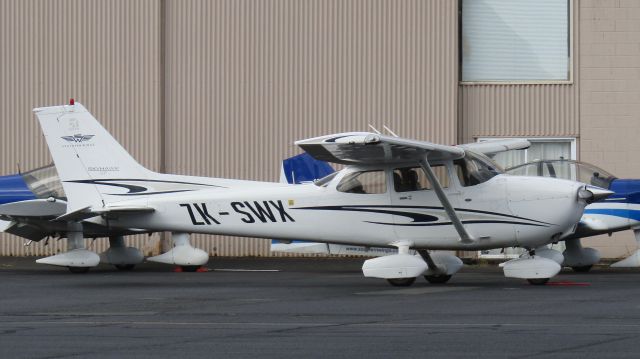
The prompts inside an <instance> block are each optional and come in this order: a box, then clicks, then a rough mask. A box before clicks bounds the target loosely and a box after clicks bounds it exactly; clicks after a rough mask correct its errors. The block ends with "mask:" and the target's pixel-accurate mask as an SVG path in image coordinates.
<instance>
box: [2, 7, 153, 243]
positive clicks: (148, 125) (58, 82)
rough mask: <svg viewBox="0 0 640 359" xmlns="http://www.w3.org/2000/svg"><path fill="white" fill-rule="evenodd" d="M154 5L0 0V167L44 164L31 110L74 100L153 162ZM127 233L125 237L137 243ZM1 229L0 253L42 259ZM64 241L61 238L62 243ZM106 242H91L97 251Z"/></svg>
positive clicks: (141, 157)
mask: <svg viewBox="0 0 640 359" xmlns="http://www.w3.org/2000/svg"><path fill="white" fill-rule="evenodd" d="M159 13H160V7H159V2H158V1H152V0H143V1H127V0H116V1H100V0H91V1H38V0H27V1H25V0H5V1H0V49H2V51H1V52H0V59H1V60H0V79H1V81H0V123H1V124H2V126H1V128H2V132H1V133H0V139H1V140H0V159H1V160H0V173H1V174H9V173H15V172H16V168H17V166H16V164H17V163H19V164H20V167H21V168H22V169H23V170H26V169H32V168H35V167H38V166H42V165H45V164H48V163H50V161H51V158H50V156H49V153H48V150H47V148H46V144H45V142H44V140H43V139H42V134H41V132H40V128H39V126H38V124H37V121H36V120H35V118H34V116H33V114H32V113H31V109H32V108H34V107H38V106H46V105H55V104H60V103H63V102H65V101H68V99H69V98H70V97H74V98H75V99H77V100H78V101H80V102H82V103H83V104H85V105H86V106H87V108H88V109H89V110H90V111H91V112H92V113H93V114H94V115H95V116H96V117H97V118H98V119H99V120H100V121H101V122H102V123H103V124H104V125H105V127H106V128H107V129H108V130H109V131H111V132H112V133H113V134H114V136H115V137H116V138H117V139H118V140H119V141H120V142H122V143H123V145H124V146H125V147H126V148H127V150H129V151H130V152H131V153H132V155H133V156H134V157H135V158H136V159H138V160H139V161H140V162H141V163H142V164H143V165H145V166H148V167H149V168H151V169H158V168H159V165H160V158H159V156H158V153H159V148H160V143H161V141H160V136H159V124H160V123H159V113H160V112H159V109H160V103H161V98H160V89H159V87H158V78H159V75H160V66H159V44H160V43H159V39H160V38H159V30H160V21H159ZM141 238H143V237H136V239H134V242H135V244H136V245H137V246H139V247H143V244H144V243H145V242H144V241H143V240H142V239H141ZM22 242H23V241H22V240H21V239H17V238H15V237H11V236H7V235H3V236H1V237H0V254H3V255H23V254H31V255H42V254H50V253H54V252H58V251H61V250H63V249H64V248H63V246H61V245H59V244H58V242H57V241H51V243H50V245H49V246H47V247H43V246H42V245H41V244H38V245H33V246H31V247H28V248H24V247H23V245H22ZM63 242H66V241H63ZM105 242H107V241H106V240H100V241H98V242H96V243H95V246H94V248H97V249H98V250H100V249H101V248H105V247H106V244H105Z"/></svg>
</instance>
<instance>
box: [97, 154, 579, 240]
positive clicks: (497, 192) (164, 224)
mask: <svg viewBox="0 0 640 359" xmlns="http://www.w3.org/2000/svg"><path fill="white" fill-rule="evenodd" d="M434 168H436V169H437V170H436V172H438V173H439V178H440V182H441V183H442V184H443V187H445V188H444V190H445V193H446V194H447V197H448V199H449V201H450V202H451V204H452V205H453V206H454V207H455V209H456V213H457V215H458V216H459V217H460V219H461V220H462V222H463V224H464V225H465V227H466V228H467V230H468V232H469V233H470V234H471V235H472V236H473V237H474V241H473V242H472V243H470V244H464V243H462V242H460V241H459V235H458V233H457V232H456V231H455V228H454V227H453V225H452V223H451V220H450V219H449V218H448V216H447V214H446V213H445V210H444V209H443V206H442V204H441V203H440V202H439V200H438V198H437V196H436V194H435V193H434V191H433V189H432V188H428V187H429V185H428V184H422V186H423V188H409V187H402V186H403V184H402V183H400V182H399V181H401V178H400V177H401V175H403V173H405V174H407V175H409V174H410V175H412V176H414V177H415V176H417V174H413V173H409V172H412V171H413V172H416V173H419V172H418V171H419V168H410V167H402V166H393V167H391V166H386V167H381V166H378V167H363V166H349V167H347V168H345V169H344V170H342V171H339V172H337V173H336V174H335V175H333V176H332V178H330V179H328V180H325V181H320V182H318V183H316V184H303V185H286V184H280V183H267V182H248V181H234V180H223V179H219V180H217V179H209V180H208V181H207V182H208V183H209V185H213V186H216V187H213V188H211V189H200V190H196V191H189V192H180V193H174V194H159V195H149V196H144V197H143V198H139V199H133V200H125V201H122V200H121V199H120V201H119V202H117V203H112V204H113V205H122V206H139V205H145V206H149V207H152V208H153V209H154V212H152V213H146V214H131V215H126V216H119V217H116V218H108V220H107V219H105V218H96V219H93V220H91V221H98V222H101V223H102V224H103V225H108V226H110V227H114V228H141V229H147V230H151V231H174V232H188V233H208V234H223V235H235V236H249V237H263V238H278V239H289V240H309V241H318V242H331V243H343V244H355V245H364V246H382V247H384V246H392V245H393V243H395V242H398V241H406V242H409V243H411V246H412V247H414V248H426V249H451V250H455V249H463V250H464V249H470V250H475V249H485V248H502V247H510V246H524V247H532V248H533V247H537V246H539V245H542V244H546V243H549V242H551V241H554V240H557V239H559V238H560V237H562V236H567V235H570V234H571V233H573V230H574V229H575V224H576V223H577V222H578V220H579V218H580V216H581V215H582V210H583V208H584V205H585V204H584V203H581V202H580V201H578V200H577V195H576V193H577V191H578V189H579V188H580V187H581V185H580V184H578V183H576V182H572V181H565V180H558V179H549V178H540V177H518V176H509V175H502V174H498V173H494V174H493V175H490V176H486V177H485V178H484V179H480V180H477V179H475V180H473V179H467V180H465V179H463V176H462V173H461V171H460V164H455V163H454V162H453V161H447V162H443V163H440V164H435V165H434ZM172 178H175V179H176V181H177V180H182V181H183V182H187V181H188V180H189V178H188V177H185V178H181V177H180V176H172ZM421 180H422V179H418V182H419V181H421ZM465 181H467V182H465Z"/></svg>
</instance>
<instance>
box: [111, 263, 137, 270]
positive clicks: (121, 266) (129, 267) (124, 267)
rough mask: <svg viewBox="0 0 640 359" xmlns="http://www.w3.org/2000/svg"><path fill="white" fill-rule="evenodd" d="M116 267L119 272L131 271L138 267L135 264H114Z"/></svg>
mask: <svg viewBox="0 0 640 359" xmlns="http://www.w3.org/2000/svg"><path fill="white" fill-rule="evenodd" d="M114 267H116V268H117V269H118V270H121V271H130V270H132V269H133V268H135V267H136V265H135V264H114Z"/></svg>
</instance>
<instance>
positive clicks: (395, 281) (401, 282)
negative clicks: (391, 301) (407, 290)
mask: <svg viewBox="0 0 640 359" xmlns="http://www.w3.org/2000/svg"><path fill="white" fill-rule="evenodd" d="M415 281H416V278H415V277H412V278H389V279H387V282H389V284H391V285H392V286H394V287H409V286H411V285H412V284H413V282H415Z"/></svg>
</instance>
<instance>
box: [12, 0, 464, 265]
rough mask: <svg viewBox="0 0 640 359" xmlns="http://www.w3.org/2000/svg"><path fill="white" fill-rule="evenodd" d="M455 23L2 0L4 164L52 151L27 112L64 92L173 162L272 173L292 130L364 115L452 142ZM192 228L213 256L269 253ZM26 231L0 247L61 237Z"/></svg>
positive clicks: (363, 12) (356, 123) (406, 8)
mask: <svg viewBox="0 0 640 359" xmlns="http://www.w3.org/2000/svg"><path fill="white" fill-rule="evenodd" d="M456 29H457V5H456V3H455V2H453V1H422V0H415V1H403V2H396V1H343V0H334V1H300V0H290V1H281V0H280V1H258V0H253V1H243V0H228V1H170V0H167V1H151V0H148V1H128V0H116V1H100V0H97V1H84V0H81V1H62V0H61V1H57V0H56V1H46V2H43V1H35V0H34V1H22V0H10V1H1V2H0V48H1V49H2V53H3V54H2V63H1V66H0V77H1V78H2V83H1V84H0V94H1V96H0V121H2V134H0V136H2V141H1V144H0V146H2V153H1V154H0V156H2V157H1V158H2V163H1V165H0V170H1V171H2V173H15V172H16V164H17V163H19V164H20V167H21V168H22V169H30V168H34V167H37V166H42V165H45V164H48V163H49V162H50V157H49V155H48V153H47V149H46V145H45V142H44V140H43V139H42V136H41V133H40V129H39V128H38V125H37V123H36V122H37V121H36V120H35V118H34V116H33V115H32V114H31V109H32V108H33V107H37V106H44V105H53V104H60V103H63V102H65V101H67V100H68V98H70V97H74V98H75V99H77V100H78V101H79V102H82V103H83V104H84V105H85V106H87V108H88V109H89V110H90V111H92V112H93V114H94V115H95V116H96V117H97V118H98V119H99V120H100V121H101V122H102V123H103V124H104V125H105V127H106V128H107V129H108V130H109V131H111V132H112V133H113V134H114V136H115V137H116V138H117V139H118V140H119V141H121V142H122V144H123V145H124V147H125V148H127V149H128V150H129V151H130V152H131V154H132V155H133V156H134V157H135V158H136V159H138V160H139V161H140V162H141V163H142V164H143V165H145V166H148V167H149V168H151V169H153V170H166V171H168V172H172V173H181V174H192V175H204V176H217V177H232V178H245V179H254V180H270V181H277V180H278V176H279V168H280V161H281V159H283V158H285V157H287V156H291V155H293V154H296V153H298V152H299V150H298V149H296V148H294V146H293V141H295V140H296V139H302V138H306V137H312V136H317V135H321V134H328V133H332V132H338V131H349V130H367V124H369V123H371V124H373V125H376V126H381V125H383V124H386V125H388V126H390V127H391V128H393V129H394V130H395V131H397V132H398V133H400V134H406V135H410V136H411V137H416V138H419V139H425V140H430V141H436V142H442V143H454V142H456V123H457V120H456V106H457V102H456V97H457V91H458V89H457V80H456V78H457V67H456V63H457V48H456V36H457V35H456V34H457V30H456ZM194 237H195V238H196V240H195V241H194V243H193V244H194V245H196V246H198V247H200V248H203V249H205V250H208V251H209V252H210V253H211V254H213V255H246V254H253V255H268V254H269V241H267V240H257V239H238V238H233V239H230V238H225V237H214V236H194ZM63 242H64V241H63ZM22 243H23V241H22V240H21V239H17V238H11V237H8V236H4V237H2V238H1V239H0V248H1V252H2V253H3V254H13V255H21V254H41V253H45V252H47V253H48V252H51V251H56V250H59V249H61V247H58V245H57V244H56V243H53V242H52V243H51V244H50V245H49V246H48V248H43V247H42V246H41V245H40V244H33V245H31V246H30V247H28V248H24V247H23V246H22ZM134 243H135V245H137V246H138V247H141V248H146V249H147V250H152V249H154V248H156V247H157V239H155V240H153V241H149V240H147V239H146V238H144V237H142V238H137V239H135V240H134ZM61 244H63V243H61ZM105 245H106V240H98V241H97V242H96V243H95V245H94V248H96V247H95V246H105Z"/></svg>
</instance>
